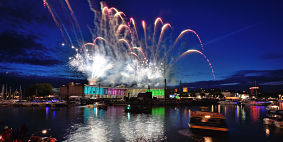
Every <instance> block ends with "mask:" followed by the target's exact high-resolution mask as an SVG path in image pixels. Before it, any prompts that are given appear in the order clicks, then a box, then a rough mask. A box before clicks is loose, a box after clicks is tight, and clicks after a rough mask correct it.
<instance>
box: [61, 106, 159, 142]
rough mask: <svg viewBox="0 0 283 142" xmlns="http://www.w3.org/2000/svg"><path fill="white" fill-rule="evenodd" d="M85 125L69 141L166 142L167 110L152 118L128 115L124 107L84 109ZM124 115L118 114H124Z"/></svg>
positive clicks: (74, 131)
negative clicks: (165, 118) (163, 140)
mask: <svg viewBox="0 0 283 142" xmlns="http://www.w3.org/2000/svg"><path fill="white" fill-rule="evenodd" d="M82 110H83V112H84V113H83V116H82V117H83V120H84V123H80V124H76V125H74V126H73V130H72V131H71V132H69V134H67V136H66V137H65V139H66V141H114V140H115V141H116V140H117V141H158V140H162V139H164V138H165V137H164V132H165V128H164V124H165V122H164V116H165V108H164V107H162V108H154V109H152V114H151V115H148V114H130V113H124V112H123V110H124V108H123V107H109V108H108V111H107V113H105V111H104V110H100V109H97V108H83V109H82ZM121 110H122V113H117V112H121Z"/></svg>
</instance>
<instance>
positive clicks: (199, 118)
mask: <svg viewBox="0 0 283 142" xmlns="http://www.w3.org/2000/svg"><path fill="white" fill-rule="evenodd" d="M190 117H191V118H190V122H189V124H188V125H189V127H190V128H191V129H192V130H205V131H218V132H228V131H229V129H228V127H227V124H226V122H225V120H226V119H225V117H224V116H223V115H222V114H220V113H215V112H203V111H192V112H191V116H190Z"/></svg>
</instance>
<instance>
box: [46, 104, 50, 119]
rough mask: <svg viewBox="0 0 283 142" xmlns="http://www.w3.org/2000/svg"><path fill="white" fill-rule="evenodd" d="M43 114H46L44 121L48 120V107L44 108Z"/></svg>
mask: <svg viewBox="0 0 283 142" xmlns="http://www.w3.org/2000/svg"><path fill="white" fill-rule="evenodd" d="M45 112H46V119H48V114H49V107H46V108H45Z"/></svg>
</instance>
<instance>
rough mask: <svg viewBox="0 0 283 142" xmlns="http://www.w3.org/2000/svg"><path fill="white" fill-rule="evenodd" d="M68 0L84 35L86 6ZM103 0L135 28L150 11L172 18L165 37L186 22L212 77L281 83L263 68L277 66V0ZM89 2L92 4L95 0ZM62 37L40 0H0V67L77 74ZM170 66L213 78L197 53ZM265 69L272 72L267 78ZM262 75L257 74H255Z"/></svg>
mask: <svg viewBox="0 0 283 142" xmlns="http://www.w3.org/2000/svg"><path fill="white" fill-rule="evenodd" d="M50 1H51V2H52V1H54V0H50ZM69 1H70V3H71V5H72V7H73V10H74V13H75V15H76V17H77V18H78V21H79V24H80V26H81V28H82V31H83V32H84V36H85V37H86V38H85V39H86V40H91V38H90V36H89V35H90V34H89V32H88V26H89V27H92V21H93V14H92V12H91V11H90V10H89V7H88V3H87V0H69ZM92 1H94V0H92ZM62 2H63V1H62ZM106 3H107V5H108V6H110V7H112V6H113V7H116V8H117V9H119V10H120V11H123V12H124V13H125V14H126V15H127V17H134V18H135V20H136V22H137V24H138V26H139V28H140V31H141V20H145V21H146V22H147V25H148V26H153V22H154V20H155V18H157V17H162V18H163V20H164V22H169V23H170V24H171V25H172V27H173V30H172V32H171V33H172V35H171V36H170V38H173V39H174V38H175V37H176V36H177V35H178V34H179V33H180V32H181V31H182V30H184V29H186V28H190V29H193V30H195V31H196V32H197V33H198V34H199V36H200V38H201V40H202V42H203V43H204V45H205V47H204V48H205V51H204V53H205V54H206V55H207V57H208V58H209V59H210V61H211V62H212V64H213V66H214V70H215V75H216V80H217V81H223V82H225V81H226V82H225V83H226V84H228V85H229V83H230V84H231V83H232V85H237V84H239V83H241V81H243V80H245V79H246V78H247V77H250V76H253V77H255V78H251V79H250V80H245V81H244V82H246V83H252V80H258V81H259V83H261V84H262V85H266V83H267V84H268V83H271V84H276V85H282V84H283V80H282V76H281V74H280V73H278V74H276V73H275V74H270V73H271V72H272V73H273V72H274V71H279V72H281V71H282V69H283V64H282V63H283V56H282V54H283V43H282V40H283V26H282V25H283V2H282V1H280V0H248V1H247V0H229V1H227V0H213V1H212V0H187V1H182V0H180V1H178V0H174V1H173V0H171V1H169V0H154V1H152V0H139V1H138V0H119V1H110V0H109V1H106ZM53 4H54V2H53ZM94 4H96V6H97V8H99V6H98V5H97V4H98V1H96V2H94ZM58 5H59V1H58ZM56 6H57V5H56ZM56 6H54V7H55V8H56ZM57 8H58V6H57ZM58 15H63V13H60V12H59V13H58ZM187 38H188V42H189V43H186V44H185V45H186V46H188V47H187V49H191V48H195V49H200V47H199V45H198V44H197V42H195V40H194V38H195V37H194V36H188V37H187ZM62 42H64V40H63V38H62V36H61V33H60V31H59V30H58V28H57V27H56V25H55V24H54V22H53V20H52V18H51V15H50V14H49V13H48V9H47V8H44V7H43V4H42V1H40V0H31V1H29V2H26V1H22V0H12V1H11V0H3V1H0V51H1V52H0V71H1V72H2V74H3V72H9V73H10V74H13V75H14V76H24V77H26V76H33V77H38V76H40V77H47V78H48V77H55V78H56V77H57V78H77V77H78V76H80V75H78V73H74V72H73V71H71V70H70V69H69V67H68V65H67V61H68V57H69V56H71V55H72V54H74V52H73V50H71V49H70V47H67V46H65V47H62V46H61V43H62ZM176 69H177V71H176V73H175V74H176V78H177V80H179V79H182V81H183V82H189V83H192V82H196V81H210V80H212V79H213V77H212V74H211V72H210V68H209V66H208V64H207V63H206V62H205V60H204V59H203V58H202V57H201V56H200V55H197V54H195V55H190V56H186V57H185V58H183V59H181V60H180V61H179V62H178V63H177V64H176ZM266 74H270V75H272V76H271V77H269V78H268V77H266ZM239 75H240V76H241V77H238V78H234V79H231V80H229V81H227V79H230V78H233V77H235V76H239ZM276 75H278V76H276ZM263 76H264V77H265V79H264V80H262V81H261V78H262V77H263ZM266 78H267V79H266ZM223 82H222V84H223ZM225 83H224V85H225ZM233 83H234V84H233ZM219 85H221V83H219Z"/></svg>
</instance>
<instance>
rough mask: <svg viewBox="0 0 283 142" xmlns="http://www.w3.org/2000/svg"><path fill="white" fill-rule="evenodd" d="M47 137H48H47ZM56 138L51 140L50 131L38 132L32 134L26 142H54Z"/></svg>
mask: <svg viewBox="0 0 283 142" xmlns="http://www.w3.org/2000/svg"><path fill="white" fill-rule="evenodd" d="M48 135H49V136H48ZM56 141H57V139H56V138H52V136H51V131H50V130H46V129H44V130H42V131H40V132H36V133H35V134H32V136H31V137H30V138H29V140H28V142H56Z"/></svg>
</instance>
